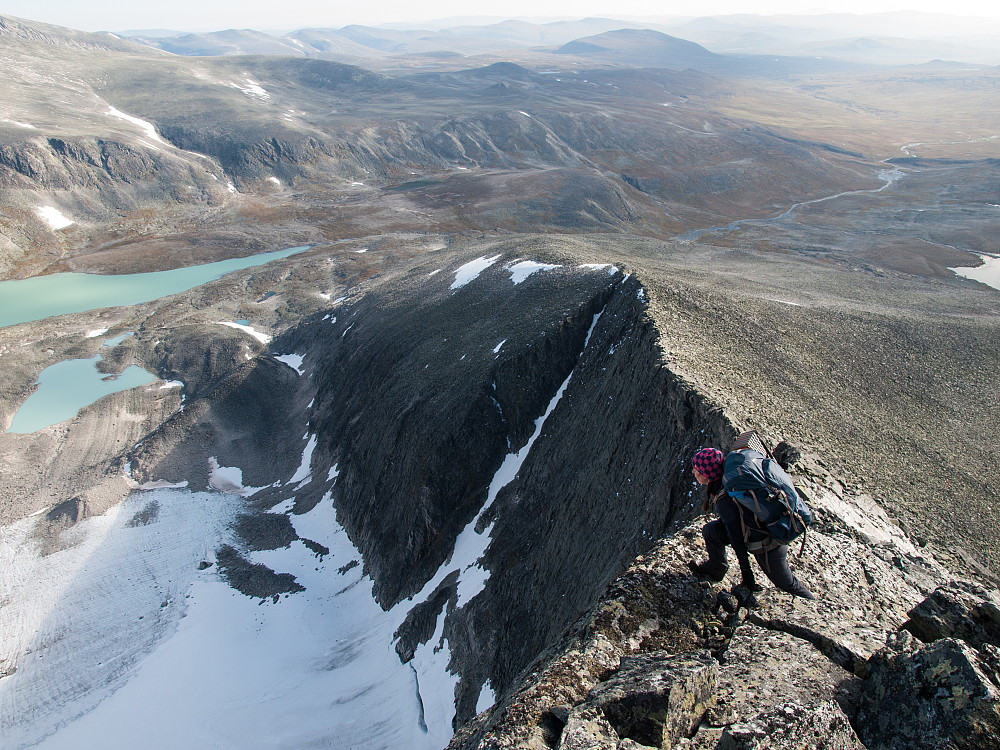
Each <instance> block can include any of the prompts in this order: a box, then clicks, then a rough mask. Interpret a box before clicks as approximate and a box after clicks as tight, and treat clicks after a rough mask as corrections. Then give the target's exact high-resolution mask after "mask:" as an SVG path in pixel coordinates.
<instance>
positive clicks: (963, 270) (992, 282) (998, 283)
mask: <svg viewBox="0 0 1000 750" xmlns="http://www.w3.org/2000/svg"><path fill="white" fill-rule="evenodd" d="M979 257H980V258H982V259H983V265H981V266H977V267H976V268H968V267H966V266H956V267H955V268H952V269H951V270H952V271H954V272H955V273H957V274H958V275H959V276H964V277H965V278H967V279H975V280H976V281H978V282H980V283H982V284H988V285H989V286H991V287H994V288H995V289H1000V257H996V256H992V255H982V254H980V256H979Z"/></svg>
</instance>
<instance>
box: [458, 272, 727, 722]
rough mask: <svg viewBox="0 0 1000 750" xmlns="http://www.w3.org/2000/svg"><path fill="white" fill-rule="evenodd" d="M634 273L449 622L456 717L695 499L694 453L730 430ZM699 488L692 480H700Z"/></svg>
mask: <svg viewBox="0 0 1000 750" xmlns="http://www.w3.org/2000/svg"><path fill="white" fill-rule="evenodd" d="M639 289H640V284H639V282H638V281H637V280H635V279H634V278H633V279H630V280H628V281H626V282H625V283H623V285H622V286H621V288H620V289H619V290H618V291H617V292H616V294H615V295H614V297H613V298H612V299H611V300H610V301H609V302H608V304H607V307H606V308H605V309H604V312H603V313H602V315H601V317H600V319H599V321H598V323H597V326H596V327H595V329H594V332H593V335H592V338H591V341H590V343H589V345H588V346H587V348H586V350H585V351H584V353H583V356H582V358H581V360H580V362H579V364H578V365H577V367H576V370H575V372H574V374H573V377H572V379H571V380H570V383H569V386H568V388H567V390H566V392H565V394H564V395H563V397H562V399H561V401H560V402H559V405H558V406H557V408H556V410H555V411H554V412H553V413H552V415H551V417H550V418H549V420H548V421H547V422H546V423H545V429H544V431H543V433H542V435H541V436H540V437H539V439H538V441H537V442H536V443H535V445H534V446H533V448H532V452H531V454H530V455H529V457H528V459H527V461H526V462H525V464H524V466H523V467H522V469H521V472H520V474H519V476H518V478H517V480H515V482H513V483H512V484H510V485H508V487H507V488H505V490H503V491H502V492H501V493H500V495H499V497H498V499H497V502H496V504H495V507H494V509H492V510H491V511H489V515H490V516H491V517H494V518H495V519H496V522H495V525H494V527H493V529H492V532H491V536H492V538H493V543H492V545H491V546H490V548H489V550H488V551H487V553H486V558H485V564H484V567H486V568H487V569H489V570H490V571H491V577H490V580H489V581H488V582H487V584H486V589H485V591H484V592H483V593H482V594H481V595H480V596H478V597H476V598H474V599H473V600H472V601H471V602H470V603H469V604H468V605H467V606H466V607H464V608H463V609H462V610H460V611H459V613H458V614H457V616H456V617H454V618H453V619H452V620H451V621H450V623H449V626H448V627H446V635H447V636H448V637H449V640H450V643H451V647H452V649H453V651H454V653H455V667H456V668H457V669H458V671H460V672H461V673H462V675H463V684H462V686H461V688H460V689H461V694H460V704H459V713H458V719H459V721H464V720H466V719H468V718H469V717H470V716H471V715H472V714H473V713H474V712H475V705H476V699H477V697H478V693H479V685H481V684H482V683H483V682H484V681H485V680H487V679H488V680H489V682H490V685H491V686H492V688H493V689H494V690H495V691H497V692H500V691H502V690H505V689H507V688H508V687H509V686H510V684H511V682H512V680H513V679H514V677H515V676H516V675H517V674H518V673H519V672H520V671H521V670H523V669H524V668H525V667H526V666H527V665H528V664H529V663H530V662H531V661H532V660H533V659H534V658H535V657H536V656H537V655H538V654H539V653H540V652H541V651H542V650H543V649H544V648H545V647H546V646H548V645H550V644H551V643H552V642H554V641H555V639H556V638H557V637H558V636H559V634H560V633H561V632H562V631H563V630H564V629H565V628H566V627H567V626H568V625H569V624H570V623H571V622H572V621H574V620H575V619H576V618H577V617H578V616H579V614H580V612H582V611H584V610H586V609H587V608H588V607H590V606H591V604H592V603H593V601H594V600H595V599H596V598H597V597H598V596H599V595H600V593H601V592H602V591H604V589H605V587H606V586H607V584H608V582H609V581H610V580H611V579H612V578H614V577H615V576H616V575H618V574H619V573H620V572H621V571H622V570H623V569H624V567H625V566H626V565H627V564H628V563H629V562H630V561H631V560H632V559H633V558H634V557H635V556H636V555H637V554H639V553H641V552H643V551H645V550H647V549H649V547H650V546H651V545H652V544H653V543H654V542H655V540H656V539H657V538H658V537H660V536H661V535H662V534H664V533H665V532H667V531H668V530H670V529H674V528H677V526H678V525H681V524H683V523H686V522H687V521H688V520H689V519H690V518H691V517H692V516H693V515H694V514H695V512H696V511H695V506H697V507H699V508H700V505H701V499H702V497H701V494H700V491H699V490H694V483H693V480H692V479H691V476H690V469H689V465H688V457H689V456H690V454H691V453H692V452H693V451H694V450H696V449H697V448H699V447H702V446H705V445H721V444H724V443H729V442H731V440H732V437H733V433H732V432H731V427H730V426H729V424H728V422H726V421H725V420H724V419H723V418H722V417H721V415H720V414H719V413H718V412H717V411H713V410H712V408H711V407H710V405H709V404H707V403H706V402H705V401H704V399H703V398H702V397H701V396H700V395H698V394H696V393H694V392H692V391H689V390H688V389H686V388H685V387H684V385H683V383H681V382H679V381H678V380H677V378H676V377H674V376H673V374H672V373H671V372H670V371H669V370H667V369H665V368H664V367H663V364H662V360H661V353H660V351H659V347H658V344H657V342H658V337H659V336H658V332H657V329H656V327H655V326H654V325H653V323H652V322H651V321H650V320H649V318H648V317H646V316H645V314H644V304H643V302H642V300H641V299H639V296H638V290H639ZM692 493H693V494H692Z"/></svg>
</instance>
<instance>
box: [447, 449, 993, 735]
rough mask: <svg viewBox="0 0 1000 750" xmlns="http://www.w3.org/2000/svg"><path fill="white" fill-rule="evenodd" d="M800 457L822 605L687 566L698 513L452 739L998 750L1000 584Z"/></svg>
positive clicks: (813, 572) (808, 560)
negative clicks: (969, 570) (935, 548)
mask: <svg viewBox="0 0 1000 750" xmlns="http://www.w3.org/2000/svg"><path fill="white" fill-rule="evenodd" d="M792 468H793V470H794V471H795V476H796V479H797V482H798V483H799V485H800V486H801V487H802V488H803V489H804V490H805V491H806V493H807V494H808V495H809V497H810V501H811V503H812V505H813V507H814V508H815V510H816V512H817V523H816V525H815V526H814V527H813V528H811V529H810V531H809V532H808V538H807V541H806V543H805V546H804V550H803V552H802V554H799V555H794V554H793V555H791V556H790V559H791V560H792V566H793V569H794V570H795V572H796V574H797V575H798V576H799V577H800V578H801V579H802V580H804V581H806V582H808V585H809V586H810V587H811V588H812V590H813V591H814V593H816V595H817V598H816V600H815V601H806V600H803V599H797V598H794V597H791V596H790V595H788V594H785V593H783V592H779V591H777V590H775V589H774V588H767V589H766V590H765V591H764V592H763V593H759V594H756V595H755V594H753V593H751V592H749V591H747V590H746V589H744V588H742V587H741V586H738V585H736V582H735V580H734V579H733V573H732V572H731V573H730V574H729V577H728V579H727V580H726V581H723V582H722V583H720V584H712V583H709V582H707V581H702V580H697V579H696V578H694V577H692V576H691V574H690V572H689V571H688V569H687V565H686V563H687V562H688V561H689V560H694V559H699V558H701V557H703V556H704V548H703V543H702V541H701V538H700V525H701V523H702V522H703V521H704V520H706V519H698V521H697V522H695V523H693V524H691V525H689V526H687V527H686V528H684V529H682V530H681V531H680V532H679V533H677V534H676V535H673V536H671V537H668V538H665V539H663V540H661V541H660V542H659V543H657V545H655V547H654V548H653V549H652V550H650V551H649V552H648V553H647V554H644V555H641V556H639V557H638V558H636V560H635V561H634V562H633V563H632V565H631V566H630V567H629V568H628V569H627V570H626V571H625V572H624V573H623V574H622V575H621V576H619V577H618V578H617V579H616V580H615V581H614V582H613V583H612V584H611V585H610V586H609V587H608V589H607V591H606V592H605V593H604V594H603V596H602V597H601V598H600V600H599V601H598V602H597V603H596V604H595V606H594V607H593V608H592V609H590V610H589V611H588V612H587V613H585V614H584V615H583V616H582V617H581V618H580V619H579V620H578V621H577V622H576V623H575V624H574V625H573V626H572V627H571V628H569V629H568V630H567V632H566V633H565V635H564V637H563V639H562V642H561V643H559V644H558V645H556V646H554V647H553V648H552V649H550V650H549V651H548V652H547V653H546V654H544V655H543V656H542V657H541V658H539V659H538V660H537V661H536V662H535V663H534V664H532V665H531V667H529V668H528V669H527V670H526V671H525V673H524V674H522V675H521V676H520V678H519V680H518V682H517V685H516V688H515V689H514V690H513V691H512V692H511V693H510V694H508V695H507V696H506V697H505V698H504V699H503V700H502V701H500V702H498V704H497V705H496V706H495V707H494V708H493V709H491V710H490V711H488V712H485V713H484V714H481V715H480V716H478V717H477V718H476V719H475V720H474V721H472V722H469V724H467V725H466V726H464V727H462V728H460V729H459V731H458V733H457V734H456V736H455V738H454V740H453V741H452V743H451V744H450V745H449V748H451V749H452V750H458V749H459V748H461V749H463V750H465V749H469V750H471V748H513V747H518V748H537V749H538V750H542V749H543V748H589V749H591V750H595V749H597V748H601V749H607V750H625V749H626V748H628V749H630V750H634V749H635V748H640V747H661V748H699V749H704V750H707V749H708V748H717V749H719V750H722V749H726V750H735V749H736V748H746V749H749V748H754V749H756V750H764V749H765V748H774V749H775V750H777V749H778V748H789V747H809V748H831V749H832V748H838V749H839V748H858V749H860V748H869V749H872V748H879V749H883V748H884V749H886V750H889V749H890V748H891V749H893V750H896V749H899V750H901V749H902V748H928V750H929V748H943V747H948V748H970V749H971V748H984V747H991V746H995V743H996V742H997V737H998V736H1000V675H998V670H997V667H998V662H997V654H998V650H997V644H998V643H1000V637H998V636H1000V630H998V628H1000V609H998V605H1000V592H997V591H996V590H989V589H985V588H983V587H982V586H981V585H979V584H976V583H974V582H971V581H968V580H958V579H955V578H954V577H953V576H952V574H950V573H949V572H948V571H947V570H946V569H944V568H943V567H942V566H941V565H940V564H939V563H938V562H936V561H935V560H934V559H933V558H932V557H931V556H930V555H929V554H927V553H926V552H925V551H923V550H921V549H919V548H917V547H915V546H914V545H912V544H911V543H910V542H909V541H908V540H907V539H906V537H905V535H904V534H903V533H902V532H901V531H900V529H899V528H898V527H896V526H895V525H894V524H893V523H892V522H891V521H890V520H889V519H888V517H887V516H886V515H885V513H884V512H883V511H882V510H881V509H880V508H879V507H878V506H876V505H874V504H873V503H871V502H870V500H868V499H866V498H864V497H863V496H858V495H855V494H854V493H851V492H844V491H843V490H842V488H841V485H840V483H839V482H837V481H836V480H835V479H834V478H833V477H832V476H830V475H829V473H827V472H826V471H825V470H824V469H823V468H822V467H821V466H820V465H819V464H818V463H817V462H816V461H815V460H810V459H808V458H807V459H805V460H801V461H799V462H798V463H797V464H796V465H795V466H793V467H792ZM796 547H797V545H796ZM736 575H737V576H738V571H737V573H736Z"/></svg>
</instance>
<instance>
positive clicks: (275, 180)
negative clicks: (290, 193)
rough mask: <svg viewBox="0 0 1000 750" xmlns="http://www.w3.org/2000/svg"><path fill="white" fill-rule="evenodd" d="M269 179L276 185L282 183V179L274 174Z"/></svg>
mask: <svg viewBox="0 0 1000 750" xmlns="http://www.w3.org/2000/svg"><path fill="white" fill-rule="evenodd" d="M267 179H268V180H269V181H270V182H273V183H274V184H275V185H280V184H281V180H279V179H278V178H277V177H273V176H272V177H268V178H267Z"/></svg>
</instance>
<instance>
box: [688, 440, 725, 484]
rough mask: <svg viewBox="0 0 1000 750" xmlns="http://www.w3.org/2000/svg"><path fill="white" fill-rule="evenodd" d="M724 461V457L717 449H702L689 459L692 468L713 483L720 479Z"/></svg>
mask: <svg viewBox="0 0 1000 750" xmlns="http://www.w3.org/2000/svg"><path fill="white" fill-rule="evenodd" d="M725 461H726V457H725V456H723V455H722V451H720V450H719V449H718V448H702V449H701V450H700V451H698V452H697V453H695V454H694V456H693V457H692V458H691V463H692V464H693V465H694V468H696V469H697V470H698V471H700V472H701V473H702V474H704V475H705V476H706V477H708V478H709V480H710V481H713V482H714V481H715V480H716V479H721V478H722V465H723V464H724V463H725Z"/></svg>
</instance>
